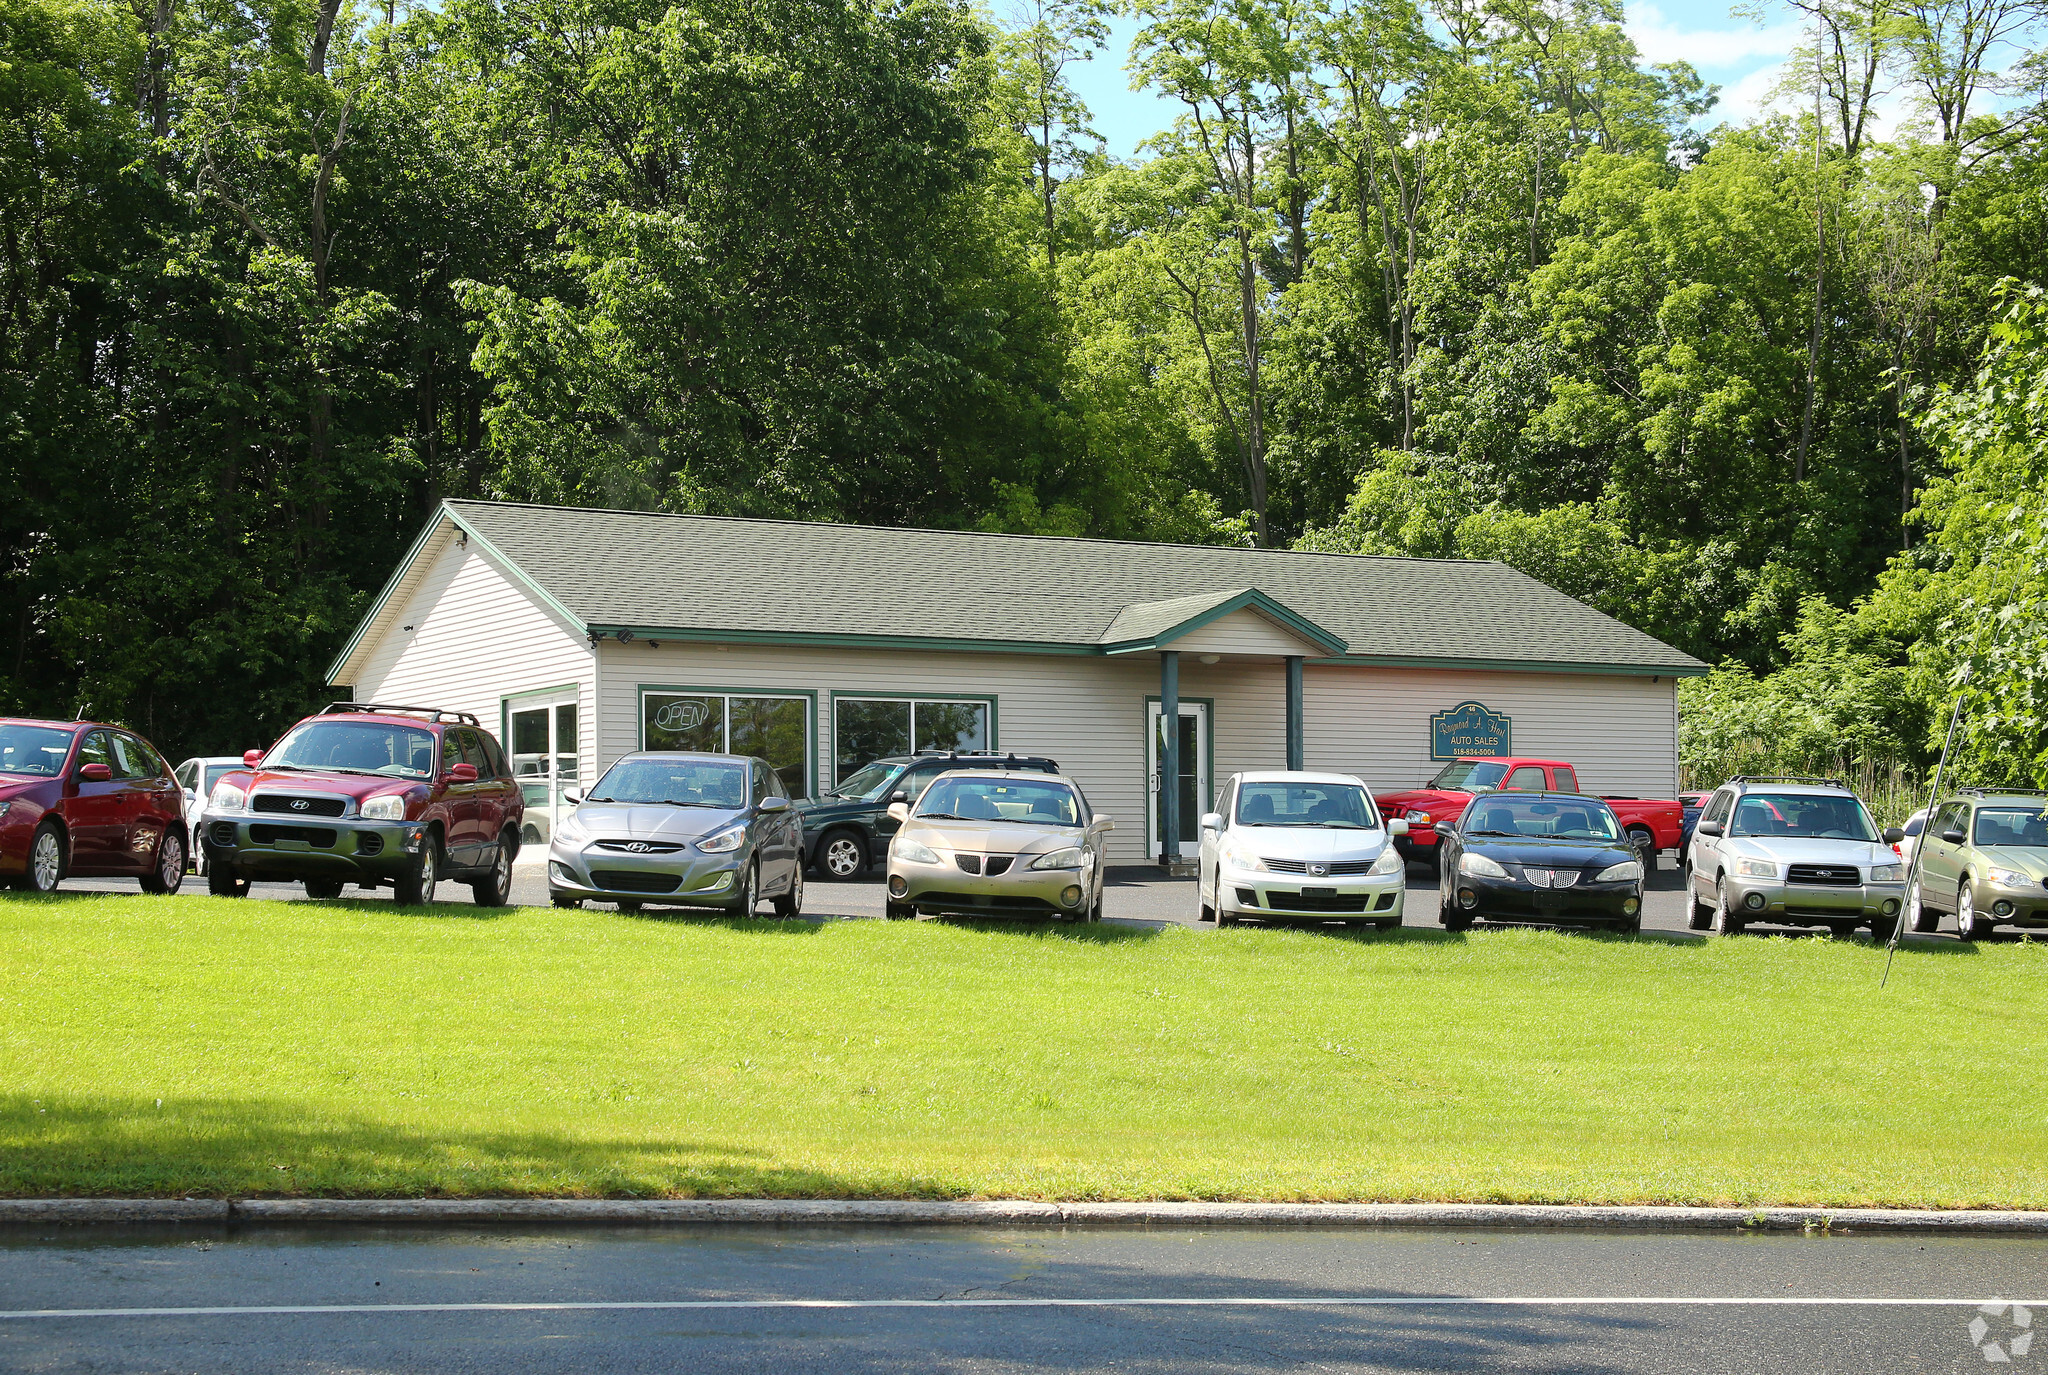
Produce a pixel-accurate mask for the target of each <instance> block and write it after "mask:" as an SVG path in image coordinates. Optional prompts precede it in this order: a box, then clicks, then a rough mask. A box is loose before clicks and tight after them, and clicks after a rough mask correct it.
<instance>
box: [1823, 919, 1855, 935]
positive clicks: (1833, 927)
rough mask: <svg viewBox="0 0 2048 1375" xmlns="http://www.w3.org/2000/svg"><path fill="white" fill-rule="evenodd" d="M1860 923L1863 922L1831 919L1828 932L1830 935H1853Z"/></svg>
mask: <svg viewBox="0 0 2048 1375" xmlns="http://www.w3.org/2000/svg"><path fill="white" fill-rule="evenodd" d="M1860 925H1862V923H1861V922H1854V921H1831V922H1829V923H1828V924H1827V927H1828V934H1829V935H1830V936H1853V935H1855V934H1856V928H1857V927H1858V926H1860Z"/></svg>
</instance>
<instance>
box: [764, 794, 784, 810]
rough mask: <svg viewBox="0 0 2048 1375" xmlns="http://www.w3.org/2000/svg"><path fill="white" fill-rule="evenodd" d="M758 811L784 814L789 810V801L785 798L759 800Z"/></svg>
mask: <svg viewBox="0 0 2048 1375" xmlns="http://www.w3.org/2000/svg"><path fill="white" fill-rule="evenodd" d="M760 810H761V811H764V812H786V811H788V810H789V799H788V798H786V797H764V798H762V799H761V804H760Z"/></svg>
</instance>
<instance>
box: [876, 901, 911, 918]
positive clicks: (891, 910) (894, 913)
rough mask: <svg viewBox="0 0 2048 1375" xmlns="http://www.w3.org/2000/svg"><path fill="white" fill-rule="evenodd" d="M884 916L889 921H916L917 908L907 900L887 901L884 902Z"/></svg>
mask: <svg viewBox="0 0 2048 1375" xmlns="http://www.w3.org/2000/svg"><path fill="white" fill-rule="evenodd" d="M882 916H883V917H884V918H885V919H886V920H888V921H914V920H916V918H917V909H916V908H915V907H913V906H911V905H910V904H909V903H907V902H885V903H883V904H882Z"/></svg>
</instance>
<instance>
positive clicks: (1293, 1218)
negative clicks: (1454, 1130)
mask: <svg viewBox="0 0 2048 1375" xmlns="http://www.w3.org/2000/svg"><path fill="white" fill-rule="evenodd" d="M167 1222H178V1223H189V1222H206V1223H214V1224H227V1223H252V1224H254V1223H269V1224H279V1225H286V1224H305V1223H352V1224H372V1225H375V1224H398V1225H404V1224H414V1225H418V1224H427V1225H447V1224H459V1223H469V1224H506V1223H548V1224H577V1223H582V1224H612V1225H617V1224H649V1223H662V1224H670V1225H690V1224H707V1223H710V1224H716V1223H753V1224H774V1225H780V1226H807V1225H818V1224H861V1225H869V1226H875V1225H880V1226H1006V1225H1018V1224H1030V1225H1038V1226H1044V1225H1051V1226H1067V1225H1094V1226H1100V1225H1122V1226H1148V1227H1436V1228H1451V1227H1459V1228H1489V1229H1496V1230H1505V1229H1519V1228H1564V1229H1575V1230H1609V1231H1703V1232H1726V1231H1734V1230H1736V1229H1739V1228H1748V1229H1751V1230H1757V1231H1800V1230H1805V1229H1815V1230H1829V1231H1856V1232H1939V1233H1946V1234H1955V1235H1963V1234H1980V1235H1981V1234H1998V1235H2008V1236H2013V1235H2017V1236H2048V1212H2001V1211H1991V1210H1982V1211H1971V1210H1962V1209H1957V1210H1940V1209H1932V1208H1677V1207H1646V1208H1611V1207H1573V1206H1568V1205H1555V1204H1515V1203H1042V1202H1037V1201H1035V1200H1030V1199H991V1200H979V1201H962V1202H954V1201H940V1200H918V1199H801V1198H792V1199H782V1198H735V1199H714V1198H690V1199H610V1198H412V1199H378V1198H251V1199H234V1200H229V1199H119V1198H50V1199H0V1225H7V1224H15V1225H36V1224H41V1225H49V1224H60V1225H62V1224H83V1223H129V1224H135V1223H167Z"/></svg>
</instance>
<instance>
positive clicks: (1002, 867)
mask: <svg viewBox="0 0 2048 1375" xmlns="http://www.w3.org/2000/svg"><path fill="white" fill-rule="evenodd" d="M953 862H954V863H955V864H957V865H959V866H960V872H961V873H963V874H988V875H991V876H993V875H995V874H1007V873H1009V872H1010V866H1011V865H1012V864H1015V863H1016V862H1017V857H1016V856H1015V855H989V856H988V857H987V858H986V859H984V858H983V857H982V856H980V855H954V856H953Z"/></svg>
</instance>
